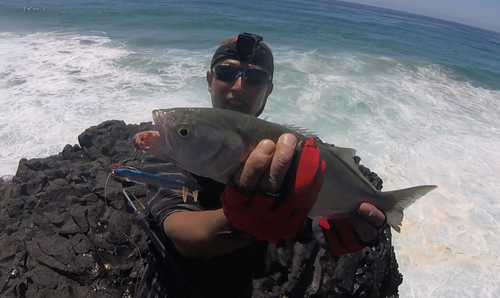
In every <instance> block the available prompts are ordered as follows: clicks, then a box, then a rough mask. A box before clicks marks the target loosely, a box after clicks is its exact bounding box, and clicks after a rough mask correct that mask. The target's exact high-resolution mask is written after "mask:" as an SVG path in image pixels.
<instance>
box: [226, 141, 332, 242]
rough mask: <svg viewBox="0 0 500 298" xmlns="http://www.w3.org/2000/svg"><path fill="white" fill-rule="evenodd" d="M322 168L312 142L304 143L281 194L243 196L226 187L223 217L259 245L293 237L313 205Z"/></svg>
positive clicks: (317, 150) (323, 166) (319, 187)
mask: <svg viewBox="0 0 500 298" xmlns="http://www.w3.org/2000/svg"><path fill="white" fill-rule="evenodd" d="M325 168H326V165H325V162H324V161H323V160H321V158H320V151H319V149H318V147H317V146H316V144H315V143H314V140H313V139H307V140H306V141H305V142H304V145H303V146H299V147H298V148H297V152H296V153H295V156H294V159H293V161H292V164H291V166H290V169H289V170H288V173H287V176H286V177H285V181H284V183H283V186H282V187H281V189H282V190H283V192H284V194H283V193H280V194H278V195H276V196H274V195H271V194H263V193H261V192H250V193H248V192H247V193H245V192H243V191H241V190H240V189H238V187H237V186H235V185H232V184H229V185H228V186H227V187H226V191H225V192H224V194H222V196H221V202H222V208H223V211H224V215H225V216H226V218H227V219H228V221H229V222H230V223H231V224H232V225H233V226H234V227H235V228H236V229H238V230H240V231H243V232H245V233H248V234H250V235H253V236H255V237H256V238H257V240H259V241H260V240H264V241H268V242H271V243H275V242H277V241H278V240H279V239H281V238H284V237H288V236H292V235H294V234H295V233H297V231H298V230H299V228H300V227H301V225H302V223H303V221H304V219H305V218H306V216H307V215H308V214H309V211H311V209H312V207H313V206H314V203H315V202H316V198H317V196H318V193H319V191H320V189H321V186H322V185H323V176H324V171H325Z"/></svg>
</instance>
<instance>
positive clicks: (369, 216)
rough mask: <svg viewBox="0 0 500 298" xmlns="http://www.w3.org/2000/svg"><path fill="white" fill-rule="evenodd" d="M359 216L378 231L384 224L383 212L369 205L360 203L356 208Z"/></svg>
mask: <svg viewBox="0 0 500 298" xmlns="http://www.w3.org/2000/svg"><path fill="white" fill-rule="evenodd" d="M358 211H359V214H360V215H361V216H362V217H363V218H364V219H366V220H367V221H368V222H369V223H370V224H371V225H372V226H373V227H374V228H376V229H379V228H381V227H382V225H383V224H384V223H385V214H384V212H382V211H380V210H378V209H377V207H375V206H373V205H372V204H369V203H362V204H361V205H359V208H358Z"/></svg>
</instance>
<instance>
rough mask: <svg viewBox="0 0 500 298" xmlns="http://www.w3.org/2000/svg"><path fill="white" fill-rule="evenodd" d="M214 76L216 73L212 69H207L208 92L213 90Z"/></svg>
mask: <svg viewBox="0 0 500 298" xmlns="http://www.w3.org/2000/svg"><path fill="white" fill-rule="evenodd" d="M213 77H214V73H213V72H211V71H210V70H207V83H208V92H212V79H213Z"/></svg>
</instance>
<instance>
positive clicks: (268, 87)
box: [255, 83, 274, 117]
mask: <svg viewBox="0 0 500 298" xmlns="http://www.w3.org/2000/svg"><path fill="white" fill-rule="evenodd" d="M273 88H274V84H273V83H269V84H267V90H266V96H265V97H264V102H263V103H262V107H261V108H260V110H259V111H258V112H257V114H255V117H259V115H260V114H262V112H263V111H264V108H265V107H266V103H267V98H268V97H269V95H271V92H273Z"/></svg>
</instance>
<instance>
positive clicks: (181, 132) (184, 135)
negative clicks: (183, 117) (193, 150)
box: [177, 124, 191, 139]
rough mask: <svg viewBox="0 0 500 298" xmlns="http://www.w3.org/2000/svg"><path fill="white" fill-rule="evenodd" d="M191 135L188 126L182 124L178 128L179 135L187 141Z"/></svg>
mask: <svg viewBox="0 0 500 298" xmlns="http://www.w3.org/2000/svg"><path fill="white" fill-rule="evenodd" d="M190 134H191V128H190V127H189V126H188V125H187V124H181V125H179V126H178V127H177V135H179V137H181V138H183V139H185V138H188V137H189V135H190Z"/></svg>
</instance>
